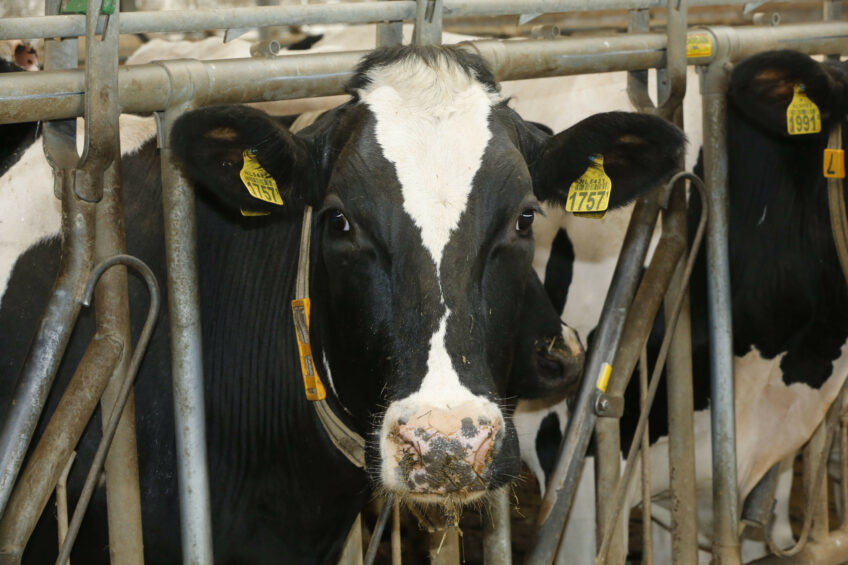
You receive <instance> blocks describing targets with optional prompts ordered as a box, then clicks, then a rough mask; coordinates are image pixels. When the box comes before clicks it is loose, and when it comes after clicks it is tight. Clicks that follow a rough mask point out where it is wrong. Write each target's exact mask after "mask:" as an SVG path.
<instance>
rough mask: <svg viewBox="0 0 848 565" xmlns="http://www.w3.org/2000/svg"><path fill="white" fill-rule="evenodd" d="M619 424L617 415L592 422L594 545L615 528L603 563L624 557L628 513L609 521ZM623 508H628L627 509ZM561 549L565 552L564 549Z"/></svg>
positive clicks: (619, 562)
mask: <svg viewBox="0 0 848 565" xmlns="http://www.w3.org/2000/svg"><path fill="white" fill-rule="evenodd" d="M623 376H624V375H622V377H623ZM610 380H612V379H610ZM620 423H621V421H620V420H619V419H618V418H609V417H598V418H597V420H596V421H595V451H596V455H595V469H594V471H595V508H596V511H595V547H597V548H599V547H601V542H602V541H603V537H604V532H605V531H606V528H607V527H611V528H614V529H615V533H613V537H612V542H611V543H610V547H609V550H608V551H607V553H606V556H605V557H604V561H603V562H604V563H605V564H607V565H624V561H625V559H626V558H627V547H626V546H625V540H624V524H625V523H626V521H627V520H628V519H629V513H628V512H627V511H625V512H622V517H621V518H620V519H619V520H617V521H616V522H615V523H614V524H613V523H612V522H611V519H612V513H613V511H614V508H615V500H613V493H615V487H616V485H617V484H618V480H619V477H620V476H621V434H620V433H619V426H620ZM587 471H589V469H587ZM627 510H628V511H629V508H628V509H627ZM561 551H562V552H565V551H566V549H565V548H563V549H562V550H561ZM564 556H565V555H563V557H564Z"/></svg>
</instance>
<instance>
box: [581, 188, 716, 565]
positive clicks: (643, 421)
mask: <svg viewBox="0 0 848 565" xmlns="http://www.w3.org/2000/svg"><path fill="white" fill-rule="evenodd" d="M683 178H688V179H689V180H691V181H692V184H694V185H695V186H696V187H697V188H698V190H699V191H700V193H701V197H702V198H705V193H706V189H705V187H704V185H703V183H702V182H701V180H700V179H699V178H698V177H696V176H695V175H693V174H691V173H687V172H680V173H677V174H676V175H675V176H674V177H672V179H671V181H669V185H673V184H674V183H675V182H677V181H678V180H681V179H683ZM708 217H709V216H708V211H707V210H706V209H705V208H704V209H702V210H701V219H700V221H699V223H698V228H697V230H696V231H695V237H694V239H693V240H692V254H691V255H690V256H689V258H688V259H687V262H686V267H685V269H684V271H683V280H684V282H686V281H688V280H689V276H690V275H691V273H692V268H693V266H694V259H695V256H696V255H695V254H696V253H697V250H698V247H699V246H700V243H701V241H702V239H703V236H704V233H705V231H706V227H707V218H708ZM654 256H655V257H656V254H655V255H654ZM685 294H686V292H685V287H684V290H682V291H681V292H680V293H679V294H678V295H677V296H676V297H675V299H674V306H673V307H672V309H671V312H670V314H669V316H670V318H669V319H670V320H671V324H669V326H668V327H667V328H666V334H665V336H664V337H663V341H662V345H661V346H660V351H659V353H658V355H657V361H656V364H655V365H654V369H653V372H652V374H651V382H650V385H649V388H648V394H647V399H646V400H647V405H646V406H645V407H644V408H643V409H642V412H641V413H640V415H639V421H638V423H637V425H636V432H635V434H634V441H633V444H632V445H631V446H630V451H629V452H628V454H627V461H626V463H625V466H624V471H623V472H622V475H621V478H620V479H619V481H618V484H617V485H616V488H615V494H614V495H613V500H615V509H614V512H613V513H612V514H611V516H610V522H608V523H607V525H606V526H605V528H604V538H603V543H602V544H601V546H600V548H599V549H598V557H597V558H596V560H595V562H596V563H603V562H604V561H603V560H604V558H605V555H606V552H607V551H608V549H609V545H610V542H611V541H612V536H613V533H614V527H612V526H613V523H614V522H615V520H617V518H618V516H619V515H620V514H621V511H622V509H623V507H624V502H625V492H626V489H627V488H628V485H629V483H630V479H631V477H632V472H633V466H634V464H635V459H636V458H635V455H636V452H637V450H638V449H639V447H640V444H641V438H642V434H643V433H644V430H645V427H646V426H647V423H648V412H649V410H650V406H651V405H652V404H653V401H654V398H655V396H656V392H657V388H658V386H659V379H660V375H661V373H662V370H663V367H664V365H665V361H666V356H667V354H668V350H669V346H670V344H671V337H672V336H673V335H674V328H675V325H676V322H677V317H678V315H679V314H680V310H681V308H682V306H683V302H684V297H685Z"/></svg>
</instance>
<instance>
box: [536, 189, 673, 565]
mask: <svg viewBox="0 0 848 565" xmlns="http://www.w3.org/2000/svg"><path fill="white" fill-rule="evenodd" d="M658 198H659V195H658V191H657V192H655V193H652V194H650V195H647V196H645V197H643V198H641V199H639V200H638V201H637V203H636V206H635V207H634V208H633V214H632V216H631V218H630V225H629V226H628V228H627V234H626V235H625V237H624V243H623V244H622V251H621V253H620V255H619V258H618V263H617V264H616V268H615V273H614V274H613V279H612V282H611V283H610V291H609V293H608V294H607V297H606V300H605V301H604V307H603V311H602V313H601V320H600V322H599V324H598V329H597V331H596V337H595V343H594V346H593V347H592V349H591V350H590V351H589V354H588V356H587V361H586V368H585V370H584V375H585V377H584V378H583V382H582V384H581V385H580V391H579V393H578V396H577V400H576V403H575V407H574V412H573V414H572V417H571V418H569V420H568V424H567V427H566V430H565V440H564V442H563V445H562V447H561V448H560V453H559V459H558V461H557V465H556V467H555V469H554V473H553V476H552V477H551V479H550V483H549V484H548V489H547V492H546V494H545V498H544V500H543V501H542V505H541V507H540V511H539V529H538V531H537V533H536V540H535V543H534V545H533V548H532V549H531V550H530V552H529V553H528V555H527V558H526V563H529V564H531V565H537V564H548V563H552V562H553V560H554V557H555V556H556V552H557V547H558V546H559V542H560V539H561V537H562V531H563V526H564V525H565V521H566V518H567V516H568V512H569V511H570V510H571V503H572V501H573V499H574V491H575V489H576V488H577V484H578V481H579V478H580V470H581V468H582V464H583V458H584V456H585V454H586V448H587V446H588V444H589V437H590V436H591V434H592V430H593V428H594V426H595V419H596V418H595V404H596V402H597V400H598V398H599V397H600V394H601V392H602V390H601V389H600V388H598V377H599V376H600V375H601V374H602V371H606V370H608V369H607V367H606V366H607V365H612V363H613V358H614V355H615V351H616V349H617V348H618V343H619V340H620V339H621V333H622V331H623V329H624V321H625V319H626V317H627V312H628V308H629V307H630V303H631V302H632V301H633V296H634V294H635V293H636V288H637V286H638V284H639V279H640V278H641V275H642V266H643V265H644V262H645V255H646V253H647V251H648V244H649V243H650V240H651V235H652V234H653V231H654V224H655V223H656V218H657V213H658V212H659V203H658Z"/></svg>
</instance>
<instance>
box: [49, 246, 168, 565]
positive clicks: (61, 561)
mask: <svg viewBox="0 0 848 565" xmlns="http://www.w3.org/2000/svg"><path fill="white" fill-rule="evenodd" d="M115 265H127V266H130V267H132V268H133V269H135V270H136V271H138V272H139V274H141V276H142V278H143V279H144V282H145V284H146V285H147V291H148V293H149V294H150V305H149V306H148V309H147V319H146V320H145V321H144V327H143V328H142V330H141V335H140V336H139V338H138V344H137V345H136V348H135V351H133V355H132V360H131V361H130V367H129V370H128V371H127V372H126V374H125V375H124V379H123V382H122V383H121V387H120V390H119V391H118V394H117V397H116V399H115V404H114V406H113V408H112V411H111V413H110V415H109V420H108V423H107V425H106V426H105V428H104V430H103V437H102V438H101V439H100V444H99V445H98V446H97V452H96V453H95V454H94V460H93V461H92V463H91V468H90V469H89V471H88V475H87V476H86V478H85V484H84V485H83V489H82V493H80V497H79V500H78V501H77V506H76V508H75V509H74V516H73V518H71V523H70V525H69V526H68V535H67V536H66V537H65V541H64V543H63V544H62V550H61V551H60V552H59V557H58V558H57V559H56V565H65V564H66V563H67V561H68V558H69V557H70V555H71V549H72V548H73V546H74V541H76V537H77V534H78V533H79V529H80V526H81V525H82V519H83V517H84V516H85V511H86V509H87V508H88V503H89V502H90V501H91V497H92V495H93V494H94V489H95V487H96V486H97V481H98V478H99V477H100V471H101V469H102V468H103V463H104V461H105V460H106V453H107V452H108V450H109V446H110V445H111V443H112V439H113V438H114V437H115V431H116V430H117V429H118V422H120V420H121V414H122V413H123V411H124V404H125V403H126V401H127V398H129V395H130V391H131V390H132V384H133V381H134V380H135V376H136V374H138V368H139V367H140V366H141V360H142V359H143V358H144V354H145V352H146V351H147V345H148V343H150V338H151V336H152V335H153V328H154V326H155V325H156V318H157V316H158V315H159V301H160V300H159V285H158V284H157V283H156V277H155V276H154V275H153V271H151V270H150V267H148V266H147V265H146V264H145V263H144V262H143V261H141V260H140V259H137V258H136V257H131V256H129V255H117V256H115V257H112V258H110V259H107V260H105V261H103V262H102V263H100V264H99V265H98V266H97V267H96V268H95V269H94V270H93V271H92V273H91V278H90V279H89V281H88V285H87V286H86V289H85V295H84V297H83V299H82V301H81V302H82V304H83V305H84V306H89V305H90V304H91V298H92V295H93V294H94V286H95V285H96V284H97V280H98V279H99V278H100V276H101V275H102V274H103V273H104V272H105V271H106V270H107V269H109V268H111V267H114V266H115Z"/></svg>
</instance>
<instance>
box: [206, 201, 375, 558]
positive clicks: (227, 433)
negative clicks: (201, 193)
mask: <svg viewBox="0 0 848 565" xmlns="http://www.w3.org/2000/svg"><path fill="white" fill-rule="evenodd" d="M198 214H199V221H198V242H199V245H200V246H201V251H200V253H199V255H200V257H201V264H200V272H201V278H202V285H201V308H202V323H203V349H204V359H203V362H204V374H205V378H206V396H207V398H206V406H207V422H208V442H209V445H210V450H209V452H210V457H218V459H211V460H210V461H209V465H210V473H212V474H216V473H228V474H229V480H228V481H227V484H228V485H230V486H231V488H232V489H233V491H232V492H228V493H216V495H215V496H213V499H215V500H218V501H220V503H221V504H223V505H224V506H226V505H227V504H246V503H249V502H243V500H242V499H245V498H246V499H247V500H248V501H249V500H251V499H252V500H257V501H262V503H263V504H264V505H267V506H268V507H269V508H276V509H278V510H279V511H280V512H281V513H282V512H283V511H284V510H285V509H286V508H291V507H292V505H297V507H298V508H300V509H302V512H304V513H305V514H304V515H303V516H301V518H302V523H306V524H308V523H316V522H315V521H314V520H313V518H314V519H315V520H317V519H319V518H321V516H322V512H323V513H325V518H321V519H322V520H323V521H324V523H326V513H327V512H328V511H329V510H330V509H331V508H333V507H334V506H336V507H343V508H356V505H355V504H352V503H351V501H350V500H349V499H351V498H357V499H362V500H363V502H364V500H365V497H366V496H367V480H366V477H365V473H364V472H362V471H360V470H358V469H356V468H355V467H354V466H353V465H351V464H350V463H348V462H347V460H346V459H345V458H344V456H343V455H341V454H340V453H338V452H337V451H336V450H335V448H334V447H333V446H332V444H331V443H330V442H329V440H328V439H327V437H326V435H325V434H324V431H323V429H322V428H321V426H320V423H319V422H318V420H317V418H316V416H315V412H314V410H313V408H312V406H310V405H309V403H308V401H307V400H306V398H305V396H304V391H303V381H302V379H301V374H300V367H299V360H298V357H297V355H296V351H297V346H296V341H295V338H294V333H293V327H292V321H291V307H290V300H291V299H292V297H293V296H294V284H295V271H296V269H295V268H294V265H295V258H296V257H297V249H298V242H299V232H300V219H299V218H298V219H295V220H292V221H288V222H281V223H276V224H274V225H268V226H265V227H264V228H262V229H258V226H256V227H255V228H253V227H252V226H251V224H253V225H255V222H245V223H244V225H242V226H238V225H233V223H231V222H230V221H227V220H224V219H223V217H222V215H221V214H220V213H219V212H218V211H216V210H213V208H212V206H211V205H210V204H208V203H206V202H203V201H202V200H199V202H198ZM251 220H256V218H251ZM260 221H263V220H261V219H260ZM269 222H270V220H269ZM246 226H247V227H246ZM212 250H214V252H212ZM317 354H319V355H320V352H318V353H317ZM342 499H347V500H346V502H345V503H344V504H341V502H342ZM333 512H336V510H333ZM313 513H314V514H315V515H314V516H311V514H313ZM331 513H332V512H331ZM348 518H350V519H351V520H352V517H348V516H340V517H339V520H340V522H345V521H347V519H348ZM328 525H329V524H328ZM330 526H331V525H330ZM339 527H341V526H339ZM329 529H330V530H332V529H333V528H332V527H330V528H329ZM333 533H334V534H335V533H337V532H333ZM316 535H326V536H327V537H328V541H327V543H330V539H331V538H332V536H330V535H329V533H327V534H319V533H314V532H313V533H305V534H304V540H307V539H308V538H310V536H312V537H314V536H316ZM314 543H317V542H316V541H315V540H312V541H311V542H309V543H307V545H311V544H314Z"/></svg>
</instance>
